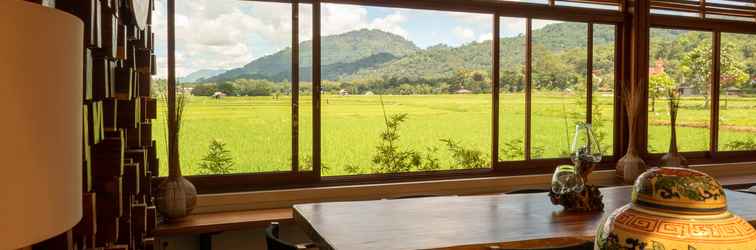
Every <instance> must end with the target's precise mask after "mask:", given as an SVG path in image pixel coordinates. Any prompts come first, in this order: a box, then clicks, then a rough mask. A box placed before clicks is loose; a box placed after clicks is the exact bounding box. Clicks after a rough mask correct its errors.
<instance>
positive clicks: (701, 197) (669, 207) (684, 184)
mask: <svg viewBox="0 0 756 250" xmlns="http://www.w3.org/2000/svg"><path fill="white" fill-rule="evenodd" d="M632 202H633V204H634V205H636V206H638V207H641V208H644V209H649V210H653V211H660V212H674V213H676V214H691V215H713V214H721V213H724V212H726V211H727V197H726V196H725V192H724V189H722V185H720V184H719V182H718V181H717V180H716V179H714V178H712V177H711V176H709V175H707V174H705V173H703V172H700V171H696V170H692V169H687V168H654V169H651V170H649V171H646V172H645V173H643V174H642V175H641V176H639V177H638V179H637V180H636V181H635V185H634V187H633V195H632Z"/></svg>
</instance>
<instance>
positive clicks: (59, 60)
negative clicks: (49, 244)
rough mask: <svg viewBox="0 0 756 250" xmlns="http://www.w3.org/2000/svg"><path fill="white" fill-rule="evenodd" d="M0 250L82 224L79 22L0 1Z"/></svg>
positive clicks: (15, 1) (14, 1)
mask: <svg viewBox="0 0 756 250" xmlns="http://www.w3.org/2000/svg"><path fill="white" fill-rule="evenodd" d="M0 33H1V34H2V38H0V86H2V87H1V88H0V117H1V118H0V159H2V161H0V170H2V171H0V232H2V233H0V250H5V249H18V248H23V247H28V246H30V245H32V244H35V243H38V242H41V241H44V240H46V239H49V238H52V237H54V236H56V235H59V234H61V233H63V232H66V231H69V230H71V228H72V227H73V226H75V225H76V224H77V223H78V222H79V221H80V220H81V218H82V138H83V137H82V92H83V90H82V81H83V69H84V68H83V47H84V45H83V37H84V26H83V23H82V21H80V20H79V19H78V18H76V17H75V16H73V15H69V14H67V13H64V12H62V11H59V10H55V9H52V8H48V7H44V6H41V5H38V4H34V3H29V2H25V1H20V0H3V1H0Z"/></svg>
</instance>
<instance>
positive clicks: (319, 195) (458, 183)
mask: <svg viewBox="0 0 756 250" xmlns="http://www.w3.org/2000/svg"><path fill="white" fill-rule="evenodd" d="M701 170H704V171H705V172H709V174H712V175H713V176H715V177H716V178H717V180H719V182H720V183H721V184H722V185H723V186H725V187H726V188H728V189H733V190H738V189H747V188H749V187H751V186H753V185H756V171H755V170H754V165H753V163H750V164H747V165H743V166H739V167H724V166H722V167H709V168H703V169H701ZM503 179H506V180H508V181H503ZM550 180H551V176H550V175H549V176H546V175H543V176H519V177H507V178H487V179H483V180H480V179H478V180H452V181H437V182H426V183H404V184H391V185H370V186H361V187H334V188H316V189H308V190H284V191H270V192H257V193H247V194H221V195H214V196H215V197H214V198H215V200H216V203H221V204H223V203H225V202H228V203H231V204H234V206H232V208H236V209H235V210H242V211H233V212H225V211H207V212H206V213H200V214H194V215H191V216H189V217H187V218H185V219H184V220H182V221H177V222H172V223H162V224H159V225H158V228H157V229H156V231H155V235H156V236H172V235H198V234H208V233H218V232H223V231H234V230H242V229H251V228H264V227H266V226H268V225H269V224H270V223H271V222H274V221H277V222H280V223H282V224H284V223H294V219H293V213H292V208H291V206H292V205H293V204H301V203H308V202H325V201H348V200H368V199H381V198H385V197H381V196H378V195H377V194H383V195H399V194H404V195H406V194H414V193H418V194H424V193H429V192H435V193H436V194H441V195H475V194H491V193H502V192H506V191H511V190H514V189H517V188H528V187H546V186H548V183H549V182H550ZM592 180H594V181H597V180H598V182H597V183H594V184H600V185H604V186H617V185H622V184H621V183H617V182H616V180H615V179H614V172H613V171H599V173H598V174H594V176H593V177H592ZM282 194H284V195H282ZM201 198H203V199H201V200H202V201H203V202H206V203H212V202H208V201H209V199H210V198H209V197H208V196H205V197H201ZM203 202H201V203H203ZM261 203H262V204H264V205H268V206H275V207H277V208H260V209H254V210H245V209H244V207H245V206H247V207H248V206H253V207H254V206H260V204H261ZM215 205H220V204H215ZM224 205H228V204H224ZM281 207H286V208H281Z"/></svg>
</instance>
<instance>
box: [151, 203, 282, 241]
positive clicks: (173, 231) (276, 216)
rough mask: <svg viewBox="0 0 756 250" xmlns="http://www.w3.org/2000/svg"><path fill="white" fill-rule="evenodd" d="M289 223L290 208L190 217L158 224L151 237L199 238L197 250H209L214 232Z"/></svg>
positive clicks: (194, 215)
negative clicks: (192, 236) (272, 223)
mask: <svg viewBox="0 0 756 250" xmlns="http://www.w3.org/2000/svg"><path fill="white" fill-rule="evenodd" d="M274 221H275V222H280V223H289V222H292V211H291V208H278V209H264V210H250V211H235V212H220V213H209V214H193V215H190V216H188V217H186V218H184V219H183V220H181V221H177V222H173V223H162V224H160V225H158V227H157V229H156V230H155V237H158V239H159V238H160V237H169V236H176V235H199V244H200V245H199V249H200V250H211V249H212V245H213V244H212V236H213V235H214V234H217V233H221V232H225V231H233V230H241V229H249V228H265V227H267V226H268V225H270V223H271V222H274Z"/></svg>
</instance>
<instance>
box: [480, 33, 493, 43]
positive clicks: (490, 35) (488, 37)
mask: <svg viewBox="0 0 756 250" xmlns="http://www.w3.org/2000/svg"><path fill="white" fill-rule="evenodd" d="M492 39H493V33H492V32H488V33H485V34H481V35H480V36H478V40H477V42H479V43H481V42H484V41H490V40H492Z"/></svg>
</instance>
